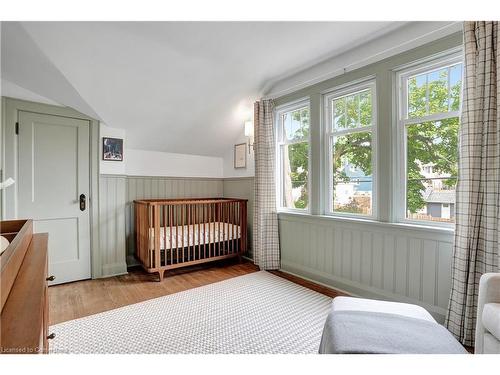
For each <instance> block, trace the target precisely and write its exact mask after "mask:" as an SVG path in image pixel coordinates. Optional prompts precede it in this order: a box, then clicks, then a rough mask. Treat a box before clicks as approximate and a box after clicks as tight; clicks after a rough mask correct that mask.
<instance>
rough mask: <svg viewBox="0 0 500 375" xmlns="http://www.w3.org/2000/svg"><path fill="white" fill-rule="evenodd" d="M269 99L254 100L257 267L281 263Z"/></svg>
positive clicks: (271, 102)
mask: <svg viewBox="0 0 500 375" xmlns="http://www.w3.org/2000/svg"><path fill="white" fill-rule="evenodd" d="M273 108H274V104H273V101H272V100H261V101H258V102H256V103H255V104H254V128H255V129H254V135H255V143H254V152H255V203H254V219H253V221H254V222H253V256H254V262H255V264H256V265H258V266H259V267H260V269H264V270H268V269H278V268H279V267H280V245H279V236H278V215H277V213H276V184H275V165H274V164H275V160H274V158H275V142H274V122H273Z"/></svg>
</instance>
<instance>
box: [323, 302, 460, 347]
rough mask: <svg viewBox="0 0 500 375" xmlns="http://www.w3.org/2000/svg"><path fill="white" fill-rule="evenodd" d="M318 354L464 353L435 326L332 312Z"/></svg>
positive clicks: (398, 317)
mask: <svg viewBox="0 0 500 375" xmlns="http://www.w3.org/2000/svg"><path fill="white" fill-rule="evenodd" d="M319 352H320V353H323V354H348V353H354V354H355V353H359V354H466V353H467V351H466V350H465V349H464V348H463V346H462V345H460V343H459V342H458V341H457V340H455V338H454V337H453V336H452V335H451V333H450V332H448V330H447V329H446V328H444V327H443V326H441V325H440V324H437V323H433V322H429V321H426V320H423V319H415V318H409V317H406V316H402V315H396V314H386V313H374V312H366V311H335V312H332V313H330V314H329V315H328V318H327V319H326V323H325V327H324V329H323V337H322V338H321V344H320V348H319Z"/></svg>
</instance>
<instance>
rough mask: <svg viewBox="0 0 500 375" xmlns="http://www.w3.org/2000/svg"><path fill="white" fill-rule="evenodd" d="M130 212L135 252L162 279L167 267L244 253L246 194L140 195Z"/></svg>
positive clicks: (146, 267)
mask: <svg viewBox="0 0 500 375" xmlns="http://www.w3.org/2000/svg"><path fill="white" fill-rule="evenodd" d="M134 211H135V239H136V248H135V254H136V257H137V258H138V259H139V260H140V261H141V263H142V266H143V267H144V269H145V270H146V271H147V272H150V273H156V272H157V273H158V274H159V276H160V281H162V280H163V275H164V272H165V271H166V270H168V269H173V268H179V267H186V266H190V265H194V264H199V263H205V262H211V261H215V260H219V259H225V258H232V257H238V258H241V255H242V254H243V253H245V252H246V249H247V200H246V199H230V198H207V199H205V198H196V199H141V200H136V201H134Z"/></svg>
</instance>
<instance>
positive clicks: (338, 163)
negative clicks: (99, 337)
mask: <svg viewBox="0 0 500 375" xmlns="http://www.w3.org/2000/svg"><path fill="white" fill-rule="evenodd" d="M374 96H375V91H374V84H373V83H369V84H364V85H362V86H356V87H352V88H351V89H350V90H349V89H348V90H347V91H343V92H340V93H338V94H337V95H336V94H333V95H330V96H328V97H327V98H326V102H327V103H326V105H327V108H328V127H327V141H328V146H329V147H328V150H329V155H328V160H329V166H328V179H329V191H328V212H329V213H332V214H339V215H352V216H366V217H373V216H374V203H375V202H374V190H375V189H374V188H375V184H374V179H373V169H374V160H375V159H374V152H373V148H374V147H373V146H374V139H373V135H374V134H373V131H374V124H375V108H374V105H373V103H374Z"/></svg>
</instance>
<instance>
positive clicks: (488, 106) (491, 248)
mask: <svg viewBox="0 0 500 375" xmlns="http://www.w3.org/2000/svg"><path fill="white" fill-rule="evenodd" d="M464 44H465V73H464V91H463V99H462V115H461V124H460V130H459V151H460V156H459V179H458V183H457V190H456V191H457V196H456V226H455V240H454V249H453V261H452V262H453V263H452V288H451V295H450V302H449V306H448V312H447V317H446V321H445V325H446V326H447V328H448V329H449V330H450V331H451V333H453V334H454V335H455V336H456V337H457V339H458V340H459V341H460V342H461V343H462V344H464V345H468V346H472V345H473V344H474V331H475V326H476V310H477V296H478V287H479V279H480V277H481V275H482V274H483V273H486V272H499V256H500V251H499V239H498V233H499V230H500V220H499V214H500V210H499V207H500V181H499V177H500V119H499V113H500V112H499V111H498V109H499V108H498V100H497V98H498V93H499V89H500V86H499V82H498V79H499V77H500V74H499V73H500V70H499V65H498V64H499V52H500V49H499V48H498V47H499V45H498V23H497V22H465V24H464Z"/></svg>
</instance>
